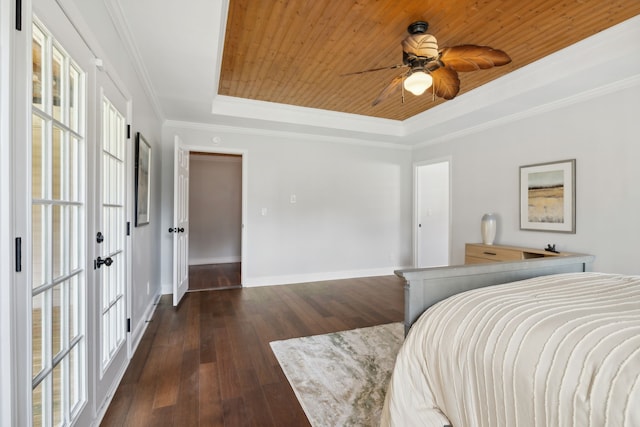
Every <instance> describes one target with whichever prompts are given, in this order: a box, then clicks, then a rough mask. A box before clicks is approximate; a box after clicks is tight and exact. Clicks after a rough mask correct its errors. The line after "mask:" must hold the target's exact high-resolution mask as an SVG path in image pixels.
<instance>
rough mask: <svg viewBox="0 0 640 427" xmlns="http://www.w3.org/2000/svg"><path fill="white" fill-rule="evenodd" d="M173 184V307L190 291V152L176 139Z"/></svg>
mask: <svg viewBox="0 0 640 427" xmlns="http://www.w3.org/2000/svg"><path fill="white" fill-rule="evenodd" d="M173 170H174V182H173V226H172V227H171V228H170V229H169V231H170V232H171V233H173V305H174V306H177V305H178V304H179V303H180V301H181V300H182V297H184V294H185V293H186V292H187V289H189V150H187V149H185V148H183V147H182V143H181V141H180V138H179V137H178V136H176V138H175V150H174V169H173Z"/></svg>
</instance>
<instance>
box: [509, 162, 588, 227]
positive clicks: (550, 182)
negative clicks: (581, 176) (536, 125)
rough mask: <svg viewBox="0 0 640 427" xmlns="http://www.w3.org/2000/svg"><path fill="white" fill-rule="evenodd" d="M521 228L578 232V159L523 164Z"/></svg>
mask: <svg viewBox="0 0 640 427" xmlns="http://www.w3.org/2000/svg"><path fill="white" fill-rule="evenodd" d="M520 229H521V230H537V231H555V232H560V233H575V232H576V160H575V159H571V160H563V161H559V162H551V163H540V164H536V165H527V166H520Z"/></svg>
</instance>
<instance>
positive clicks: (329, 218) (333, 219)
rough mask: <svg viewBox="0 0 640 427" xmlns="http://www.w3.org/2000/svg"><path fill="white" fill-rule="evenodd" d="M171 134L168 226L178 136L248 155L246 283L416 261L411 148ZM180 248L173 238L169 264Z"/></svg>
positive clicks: (193, 131) (210, 130) (177, 130)
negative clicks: (217, 140)
mask: <svg viewBox="0 0 640 427" xmlns="http://www.w3.org/2000/svg"><path fill="white" fill-rule="evenodd" d="M163 132H164V137H163V140H164V143H165V146H164V151H163V182H162V194H163V201H162V203H163V206H162V212H163V215H164V217H163V228H168V227H170V226H171V223H172V209H171V205H172V204H173V178H172V177H171V172H170V171H172V170H173V138H174V135H175V134H178V135H180V137H181V138H182V140H183V142H184V143H185V144H186V145H192V146H193V145H195V146H202V147H207V148H212V147H213V148H215V147H214V146H213V143H212V139H213V138H214V137H218V138H220V140H221V142H220V145H219V147H221V148H228V149H244V150H246V152H247V155H246V167H247V168H248V170H247V176H248V185H247V188H248V189H247V193H248V194H247V195H246V197H247V211H248V212H247V213H246V218H247V221H246V223H245V228H244V231H245V233H246V238H247V248H246V252H245V257H246V259H244V260H243V262H244V268H245V270H244V276H243V284H244V285H245V286H247V285H249V286H251V285H262V284H278V283H291V282H302V281H307V280H321V279H327V278H335V277H355V276H366V275H375V274H391V273H392V271H393V269H394V268H396V267H401V266H409V265H410V264H411V234H410V229H411V226H410V224H411V187H412V185H411V174H412V172H411V152H410V151H409V150H407V149H402V148H397V147H387V146H373V145H363V144H361V145H357V144H353V143H342V142H341V143H334V142H332V141H331V140H319V139H317V138H311V137H305V136H301V135H293V134H285V133H282V134H268V133H266V132H261V133H260V134H257V133H256V134H254V133H249V132H248V131H246V130H245V131H242V130H230V129H228V128H220V130H218V129H216V128H214V127H204V126H189V125H180V124H171V123H170V124H168V125H166V126H165V128H164V131H163ZM291 195H295V196H296V203H295V204H292V203H290V197H291ZM263 208H264V209H266V212H267V213H266V215H264V216H263V215H262V209H263ZM171 250H172V249H171V236H170V235H169V233H165V236H164V238H163V241H162V251H163V252H162V257H163V259H171V257H172V255H171ZM166 264H168V263H164V264H163V267H162V278H163V291H164V292H169V291H170V284H171V268H170V266H166Z"/></svg>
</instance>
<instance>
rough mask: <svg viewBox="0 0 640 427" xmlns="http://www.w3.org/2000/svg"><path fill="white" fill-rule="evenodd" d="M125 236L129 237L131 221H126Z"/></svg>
mask: <svg viewBox="0 0 640 427" xmlns="http://www.w3.org/2000/svg"><path fill="white" fill-rule="evenodd" d="M127 236H131V221H127Z"/></svg>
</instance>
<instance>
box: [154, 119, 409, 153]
mask: <svg viewBox="0 0 640 427" xmlns="http://www.w3.org/2000/svg"><path fill="white" fill-rule="evenodd" d="M167 128H178V129H187V130H195V131H202V132H211V133H230V134H234V135H254V136H259V137H265V136H273V137H279V138H289V139H292V138H295V139H298V140H299V139H304V140H306V141H320V142H332V143H339V144H351V145H359V146H365V147H375V148H386V149H395V150H398V149H400V150H407V151H411V149H412V148H411V146H408V145H404V144H398V143H393V142H380V141H372V140H369V139H365V138H356V137H343V136H333V135H317V134H313V133H307V132H302V131H285V130H274V129H263V128H248V127H239V126H228V125H220V124H209V123H198V122H186V121H178V120H165V122H164V123H163V129H167Z"/></svg>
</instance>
